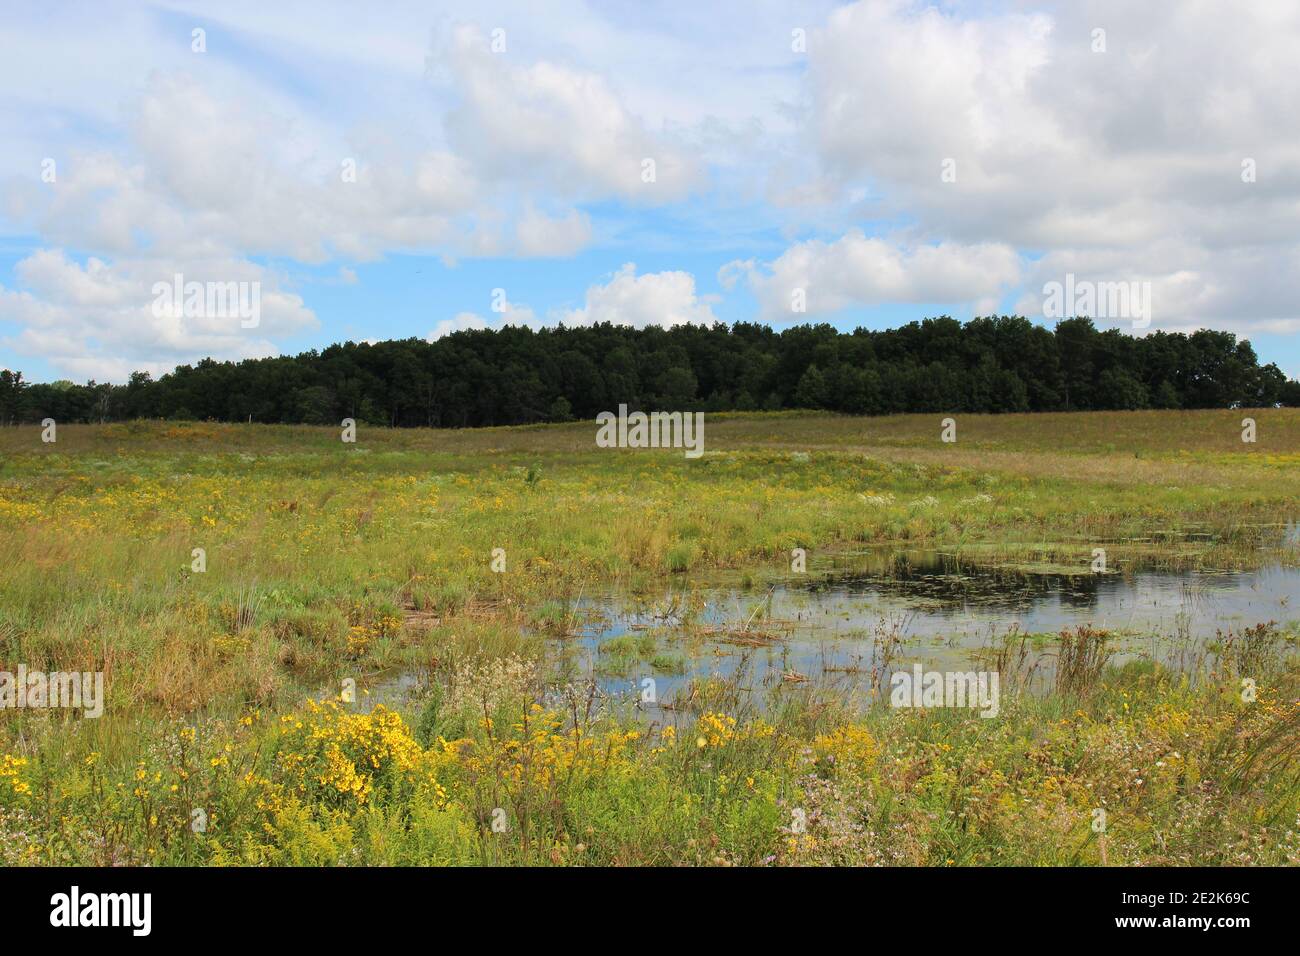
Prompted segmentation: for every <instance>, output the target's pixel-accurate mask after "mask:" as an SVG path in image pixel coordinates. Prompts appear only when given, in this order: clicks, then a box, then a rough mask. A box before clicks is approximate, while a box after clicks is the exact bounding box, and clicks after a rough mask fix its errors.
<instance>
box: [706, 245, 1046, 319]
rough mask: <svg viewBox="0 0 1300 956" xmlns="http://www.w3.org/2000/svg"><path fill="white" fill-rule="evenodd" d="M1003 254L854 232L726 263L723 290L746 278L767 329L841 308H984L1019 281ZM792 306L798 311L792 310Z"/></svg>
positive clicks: (1011, 258) (1016, 260)
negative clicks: (768, 256) (765, 259)
mask: <svg viewBox="0 0 1300 956" xmlns="http://www.w3.org/2000/svg"><path fill="white" fill-rule="evenodd" d="M1020 272H1021V264H1020V257H1019V256H1018V255H1017V254H1016V251H1015V250H1014V249H1012V248H1011V247H1010V246H1007V245H1003V244H993V243H979V244H973V245H963V244H961V243H952V242H943V243H939V244H937V245H916V246H911V247H906V246H900V245H896V244H894V243H892V242H890V241H887V240H885V239H879V238H874V237H868V236H866V235H864V234H863V233H862V232H861V231H860V230H854V231H851V232H849V233H848V234H847V235H845V236H843V237H841V238H839V239H836V240H835V241H833V242H824V241H822V240H820V239H810V240H807V241H805V242H800V243H796V244H795V245H793V246H791V247H790V248H789V249H787V250H786V251H785V252H784V253H782V254H781V256H780V257H778V258H777V259H776V260H774V261H773V262H770V263H764V264H759V263H755V262H754V261H753V260H747V261H735V262H730V263H728V264H727V265H725V266H723V267H722V269H721V270H720V272H719V275H718V278H719V281H720V282H722V284H723V286H724V287H730V286H733V285H734V284H735V283H736V282H737V281H738V280H739V279H740V278H742V277H743V278H746V279H747V280H748V282H749V285H750V287H751V288H752V289H753V291H754V294H755V296H756V297H757V298H758V302H759V307H760V309H761V314H762V316H763V318H764V319H767V320H769V321H779V320H781V319H789V318H791V317H795V318H797V317H798V315H799V314H800V312H803V311H806V312H807V313H808V314H810V315H824V314H826V313H830V312H836V311H838V310H840V309H843V308H846V307H849V306H863V305H879V304H881V303H886V302H966V303H976V302H978V303H980V304H981V305H987V303H988V302H989V301H990V300H995V299H996V298H997V297H998V296H999V295H1000V294H1001V293H1002V292H1004V291H1006V290H1007V289H1008V288H1009V287H1011V286H1014V285H1015V284H1016V283H1017V282H1018V281H1019V279H1020ZM796 301H798V302H799V304H801V305H802V307H803V308H802V309H799V310H798V311H796V310H795V303H796Z"/></svg>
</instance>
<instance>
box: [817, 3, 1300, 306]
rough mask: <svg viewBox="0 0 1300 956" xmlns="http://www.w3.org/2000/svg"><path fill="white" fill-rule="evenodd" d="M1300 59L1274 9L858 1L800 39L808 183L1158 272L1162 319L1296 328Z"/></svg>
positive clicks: (1114, 268) (944, 231)
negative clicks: (1250, 165)
mask: <svg viewBox="0 0 1300 956" xmlns="http://www.w3.org/2000/svg"><path fill="white" fill-rule="evenodd" d="M1096 30H1102V31H1104V35H1103V34H1096V33H1094V31H1096ZM1103 47H1104V49H1103ZM1297 57H1300V14H1297V12H1296V11H1295V10H1294V9H1291V8H1287V7H1286V6H1284V5H1274V4H1251V5H1248V6H1245V7H1234V8H1231V9H1230V8H1227V7H1213V6H1207V5H1205V4H1185V3H1164V2H1161V3H1152V4H1141V5H1134V4H1130V3H1120V2H1112V0H1086V2H1082V3H1076V2H1070V3H1054V2H1048V3H1040V4H1036V5H1034V8H1033V9H1026V8H1023V7H1022V8H1013V9H1012V10H1011V11H999V10H998V9H997V8H989V9H985V8H979V7H971V8H965V7H944V8H943V9H940V8H939V7H937V6H929V5H924V4H918V3H910V2H902V0H862V2H859V3H855V4H852V5H850V6H846V7H843V8H840V9H838V10H836V11H835V12H834V13H833V14H831V16H830V17H829V19H828V21H827V23H826V24H825V26H824V27H823V28H822V29H820V30H817V31H814V33H813V35H812V36H810V39H809V83H810V87H809V95H810V102H811V110H812V113H811V115H812V119H811V123H810V127H811V131H812V134H813V136H814V140H815V142H816V146H817V153H818V156H819V158H820V168H819V170H818V174H817V178H812V179H810V180H809V184H808V185H807V186H806V187H805V193H806V194H807V195H808V196H810V197H812V198H813V200H817V199H825V198H826V197H827V195H828V192H829V195H830V196H833V197H834V201H836V202H843V201H844V199H845V198H846V197H849V196H851V195H852V194H853V193H854V192H855V191H856V192H857V193H858V194H859V196H862V195H864V194H865V196H867V197H869V198H866V199H864V200H862V201H861V202H859V203H857V204H856V205H855V212H857V213H858V214H860V215H864V216H870V217H873V218H900V217H901V218H905V219H907V220H908V221H909V222H911V223H913V224H914V229H915V232H916V233H917V234H919V235H921V236H924V237H927V238H930V239H942V240H945V241H950V242H961V243H997V244H1005V245H1010V246H1012V247H1015V248H1018V249H1027V250H1033V251H1035V252H1036V253H1042V254H1045V256H1046V261H1045V263H1044V264H1043V266H1042V269H1043V270H1046V271H1048V272H1054V273H1058V274H1059V273H1061V272H1064V271H1072V272H1075V273H1078V274H1083V273H1085V272H1087V271H1088V270H1089V269H1092V268H1095V267H1096V266H1097V265H1098V264H1099V263H1105V265H1104V269H1103V273H1104V274H1103V275H1101V276H1098V278H1102V279H1105V280H1111V281H1115V280H1128V279H1143V280H1146V281H1151V282H1152V283H1153V285H1154V287H1155V288H1156V289H1157V293H1158V294H1157V295H1156V297H1155V299H1156V317H1155V322H1154V323H1153V324H1154V325H1157V326H1159V325H1161V324H1162V317H1163V322H1165V323H1168V327H1172V326H1173V325H1175V324H1190V325H1195V324H1200V323H1211V324H1214V325H1216V326H1219V327H1224V326H1233V327H1238V328H1242V329H1247V328H1250V327H1251V326H1252V325H1258V324H1259V322H1260V320H1261V319H1262V320H1263V321H1264V322H1265V323H1267V324H1268V325H1269V327H1270V328H1274V329H1278V328H1288V329H1291V330H1298V329H1300V305H1297V303H1298V302H1300V277H1297V276H1298V274H1297V273H1296V271H1295V270H1294V269H1289V270H1287V269H1286V267H1287V265H1288V264H1289V263H1293V262H1294V261H1295V259H1296V254H1297V250H1298V249H1300V243H1298V242H1297V232H1298V230H1297V227H1300V141H1298V140H1297V138H1296V136H1295V123H1294V116H1293V115H1292V113H1293V108H1292V106H1291V104H1294V103H1295V102H1296V101H1297V99H1298V98H1300V73H1297V72H1296V71H1294V70H1285V69H1279V68H1278V65H1279V64H1282V63H1289V62H1294V61H1295V60H1296V58H1297ZM1247 161H1253V162H1254V163H1255V168H1256V171H1257V174H1256V180H1255V181H1254V182H1247V181H1243V163H1246V162H1247ZM945 170H947V171H949V172H950V173H951V174H952V175H949V176H948V177H946V178H945V176H944V175H943V173H944V172H945ZM828 183H829V184H830V185H831V188H830V189H829V190H828ZM864 187H865V188H864ZM1170 237H1179V238H1180V240H1181V241H1170ZM1270 265H1271V266H1274V267H1281V268H1279V269H1277V270H1276V271H1277V272H1284V274H1285V275H1286V276H1287V278H1283V277H1282V276H1280V275H1272V276H1271V279H1270V280H1269V281H1266V282H1265V283H1264V284H1263V286H1261V285H1259V279H1260V278H1262V277H1263V276H1264V275H1265V274H1266V273H1268V272H1269V267H1270ZM1284 270H1285V271H1284ZM1037 278H1038V276H1037V275H1035V276H1034V279H1035V281H1036V280H1037ZM1032 292H1033V287H1031V288H1030V289H1029V293H1030V297H1029V299H1028V300H1027V301H1029V302H1030V303H1032V301H1033V299H1032ZM1162 298H1163V303H1164V304H1163V308H1162V307H1161V305H1160V302H1161V299H1162ZM1279 323H1281V324H1279Z"/></svg>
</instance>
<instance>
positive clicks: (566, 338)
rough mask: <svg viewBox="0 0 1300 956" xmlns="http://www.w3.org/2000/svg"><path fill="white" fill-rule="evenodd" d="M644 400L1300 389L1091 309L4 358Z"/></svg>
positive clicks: (1116, 400) (83, 399)
mask: <svg viewBox="0 0 1300 956" xmlns="http://www.w3.org/2000/svg"><path fill="white" fill-rule="evenodd" d="M619 404H627V405H628V406H629V408H632V409H642V410H660V409H662V410H682V411H733V410H735V411H749V410H758V409H767V410H776V409H787V408H803V409H823V410H828V411H836V412H844V413H849V414H855V415H862V414H866V415H884V414H891V413H897V412H1037V411H1086V410H1124V409H1144V408H1162V409H1197V408H1230V407H1235V406H1242V407H1252V408H1258V407H1267V406H1274V405H1287V406H1298V405H1300V382H1296V381H1294V380H1288V379H1287V377H1286V375H1285V374H1283V372H1282V371H1281V370H1280V369H1278V367H1277V366H1276V365H1275V364H1272V363H1270V364H1266V365H1261V364H1260V363H1259V360H1258V358H1257V356H1256V354H1255V351H1254V349H1253V348H1252V347H1251V344H1250V343H1249V342H1248V341H1246V340H1244V339H1243V340H1240V341H1239V340H1238V339H1237V337H1236V336H1235V335H1234V334H1233V333H1230V332H1218V331H1211V330H1205V329H1203V330H1201V331H1198V332H1195V333H1193V334H1190V335H1187V334H1184V333H1168V332H1155V333H1152V334H1149V335H1145V336H1131V335H1127V334H1125V333H1123V332H1121V331H1119V330H1117V329H1106V330H1100V329H1098V328H1097V327H1096V326H1095V325H1094V323H1093V322H1092V320H1091V319H1089V318H1072V319H1066V320H1063V321H1060V322H1058V323H1056V325H1055V327H1054V328H1051V329H1049V328H1046V327H1044V326H1041V325H1036V324H1034V323H1033V322H1031V321H1029V320H1028V319H1026V318H1023V317H1020V316H994V317H986V318H976V319H972V320H971V321H968V322H965V323H962V322H960V321H958V320H956V319H952V318H949V317H946V316H944V317H940V318H931V319H925V320H923V321H920V322H910V323H908V324H906V325H903V326H901V327H899V328H895V329H888V330H883V331H873V330H869V329H863V328H858V329H855V330H853V331H852V332H841V331H839V330H837V329H835V328H834V327H832V326H830V325H826V324H819V325H800V326H796V327H793V328H788V329H785V330H783V331H779V332H778V331H776V330H774V329H772V328H771V327H769V326H767V325H762V324H756V323H736V324H735V325H732V326H726V325H722V324H717V325H713V326H708V327H706V326H699V325H682V326H676V327H673V328H668V329H665V328H661V327H649V328H641V329H637V328H632V327H629V326H623V325H612V324H608V323H605V324H599V325H593V326H581V327H574V328H566V327H563V326H560V327H556V328H544V329H538V330H534V329H531V328H523V327H506V328H502V329H499V330H472V331H463V332H457V333H455V334H452V335H449V336H446V337H444V338H440V339H438V340H436V341H432V342H429V341H424V340H422V339H416V338H409V339H401V340H392V341H385V342H378V343H374V344H370V343H355V342H345V343H343V344H339V345H331V346H329V347H328V348H326V349H324V350H322V351H316V350H312V351H309V352H304V353H302V354H300V355H295V356H288V355H286V356H276V357H271V358H262V359H248V360H245V361H241V362H218V361H215V360H213V359H203V360H202V361H199V362H198V363H196V364H194V365H181V366H179V367H177V368H176V369H175V370H174V371H172V372H170V373H167V374H165V375H162V376H161V377H160V378H158V379H154V378H152V377H151V376H150V374H149V373H147V372H136V373H133V374H132V375H131V376H130V378H129V380H128V381H127V382H126V383H125V384H110V383H96V382H94V381H91V382H88V383H87V384H85V385H77V384H74V383H72V382H69V381H56V382H50V383H31V382H27V381H25V380H24V379H23V376H22V373H21V372H20V371H11V370H8V369H6V370H3V371H0V424H19V423H33V422H40V421H41V420H43V419H45V418H52V419H54V420H55V421H57V422H107V421H120V420H125V419H135V418H161V419H175V420H200V421H206V420H212V421H230V422H242V421H254V422H263V423H284V424H327V423H337V422H338V421H340V420H341V419H343V418H354V419H356V420H357V421H359V422H363V423H368V424H374V425H387V426H395V427H421V426H422V427H443V428H449V427H450V428H462V427H473V426H485V425H518V424H529V423H537V422H555V421H569V420H573V419H590V418H594V417H595V416H596V415H597V414H599V413H600V412H602V411H608V410H611V409H614V408H617V406H618V405H619Z"/></svg>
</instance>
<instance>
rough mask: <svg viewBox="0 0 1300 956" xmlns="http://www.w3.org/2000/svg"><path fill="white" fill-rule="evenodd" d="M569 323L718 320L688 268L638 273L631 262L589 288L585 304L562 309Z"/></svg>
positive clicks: (665, 324)
mask: <svg viewBox="0 0 1300 956" xmlns="http://www.w3.org/2000/svg"><path fill="white" fill-rule="evenodd" d="M562 319H563V321H564V323H565V324H566V325H593V324H596V323H598V322H611V323H613V324H615V325H631V326H634V327H636V328H638V329H642V328H645V327H647V326H651V325H660V326H663V327H664V328H671V327H672V326H674V325H687V324H695V325H708V324H712V323H713V322H716V321H717V317H716V316H714V314H713V310H712V308H710V306H709V304H708V303H707V302H704V301H702V300H701V299H700V298H699V297H698V296H697V295H696V293H695V277H694V276H693V275H691V274H690V273H689V272H647V273H646V274H645V275H640V276H639V275H637V274H636V265H635V264H634V263H631V262H628V263H625V264H624V265H623V267H622V268H621V269H619V270H618V271H617V272H616V273H614V275H613V277H611V278H610V280H609V281H608V282H606V283H604V284H597V285H593V286H591V287H590V288H589V289H587V299H586V304H585V305H584V306H583V307H582V308H580V309H571V310H568V311H566V312H564V313H563V315H562Z"/></svg>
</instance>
